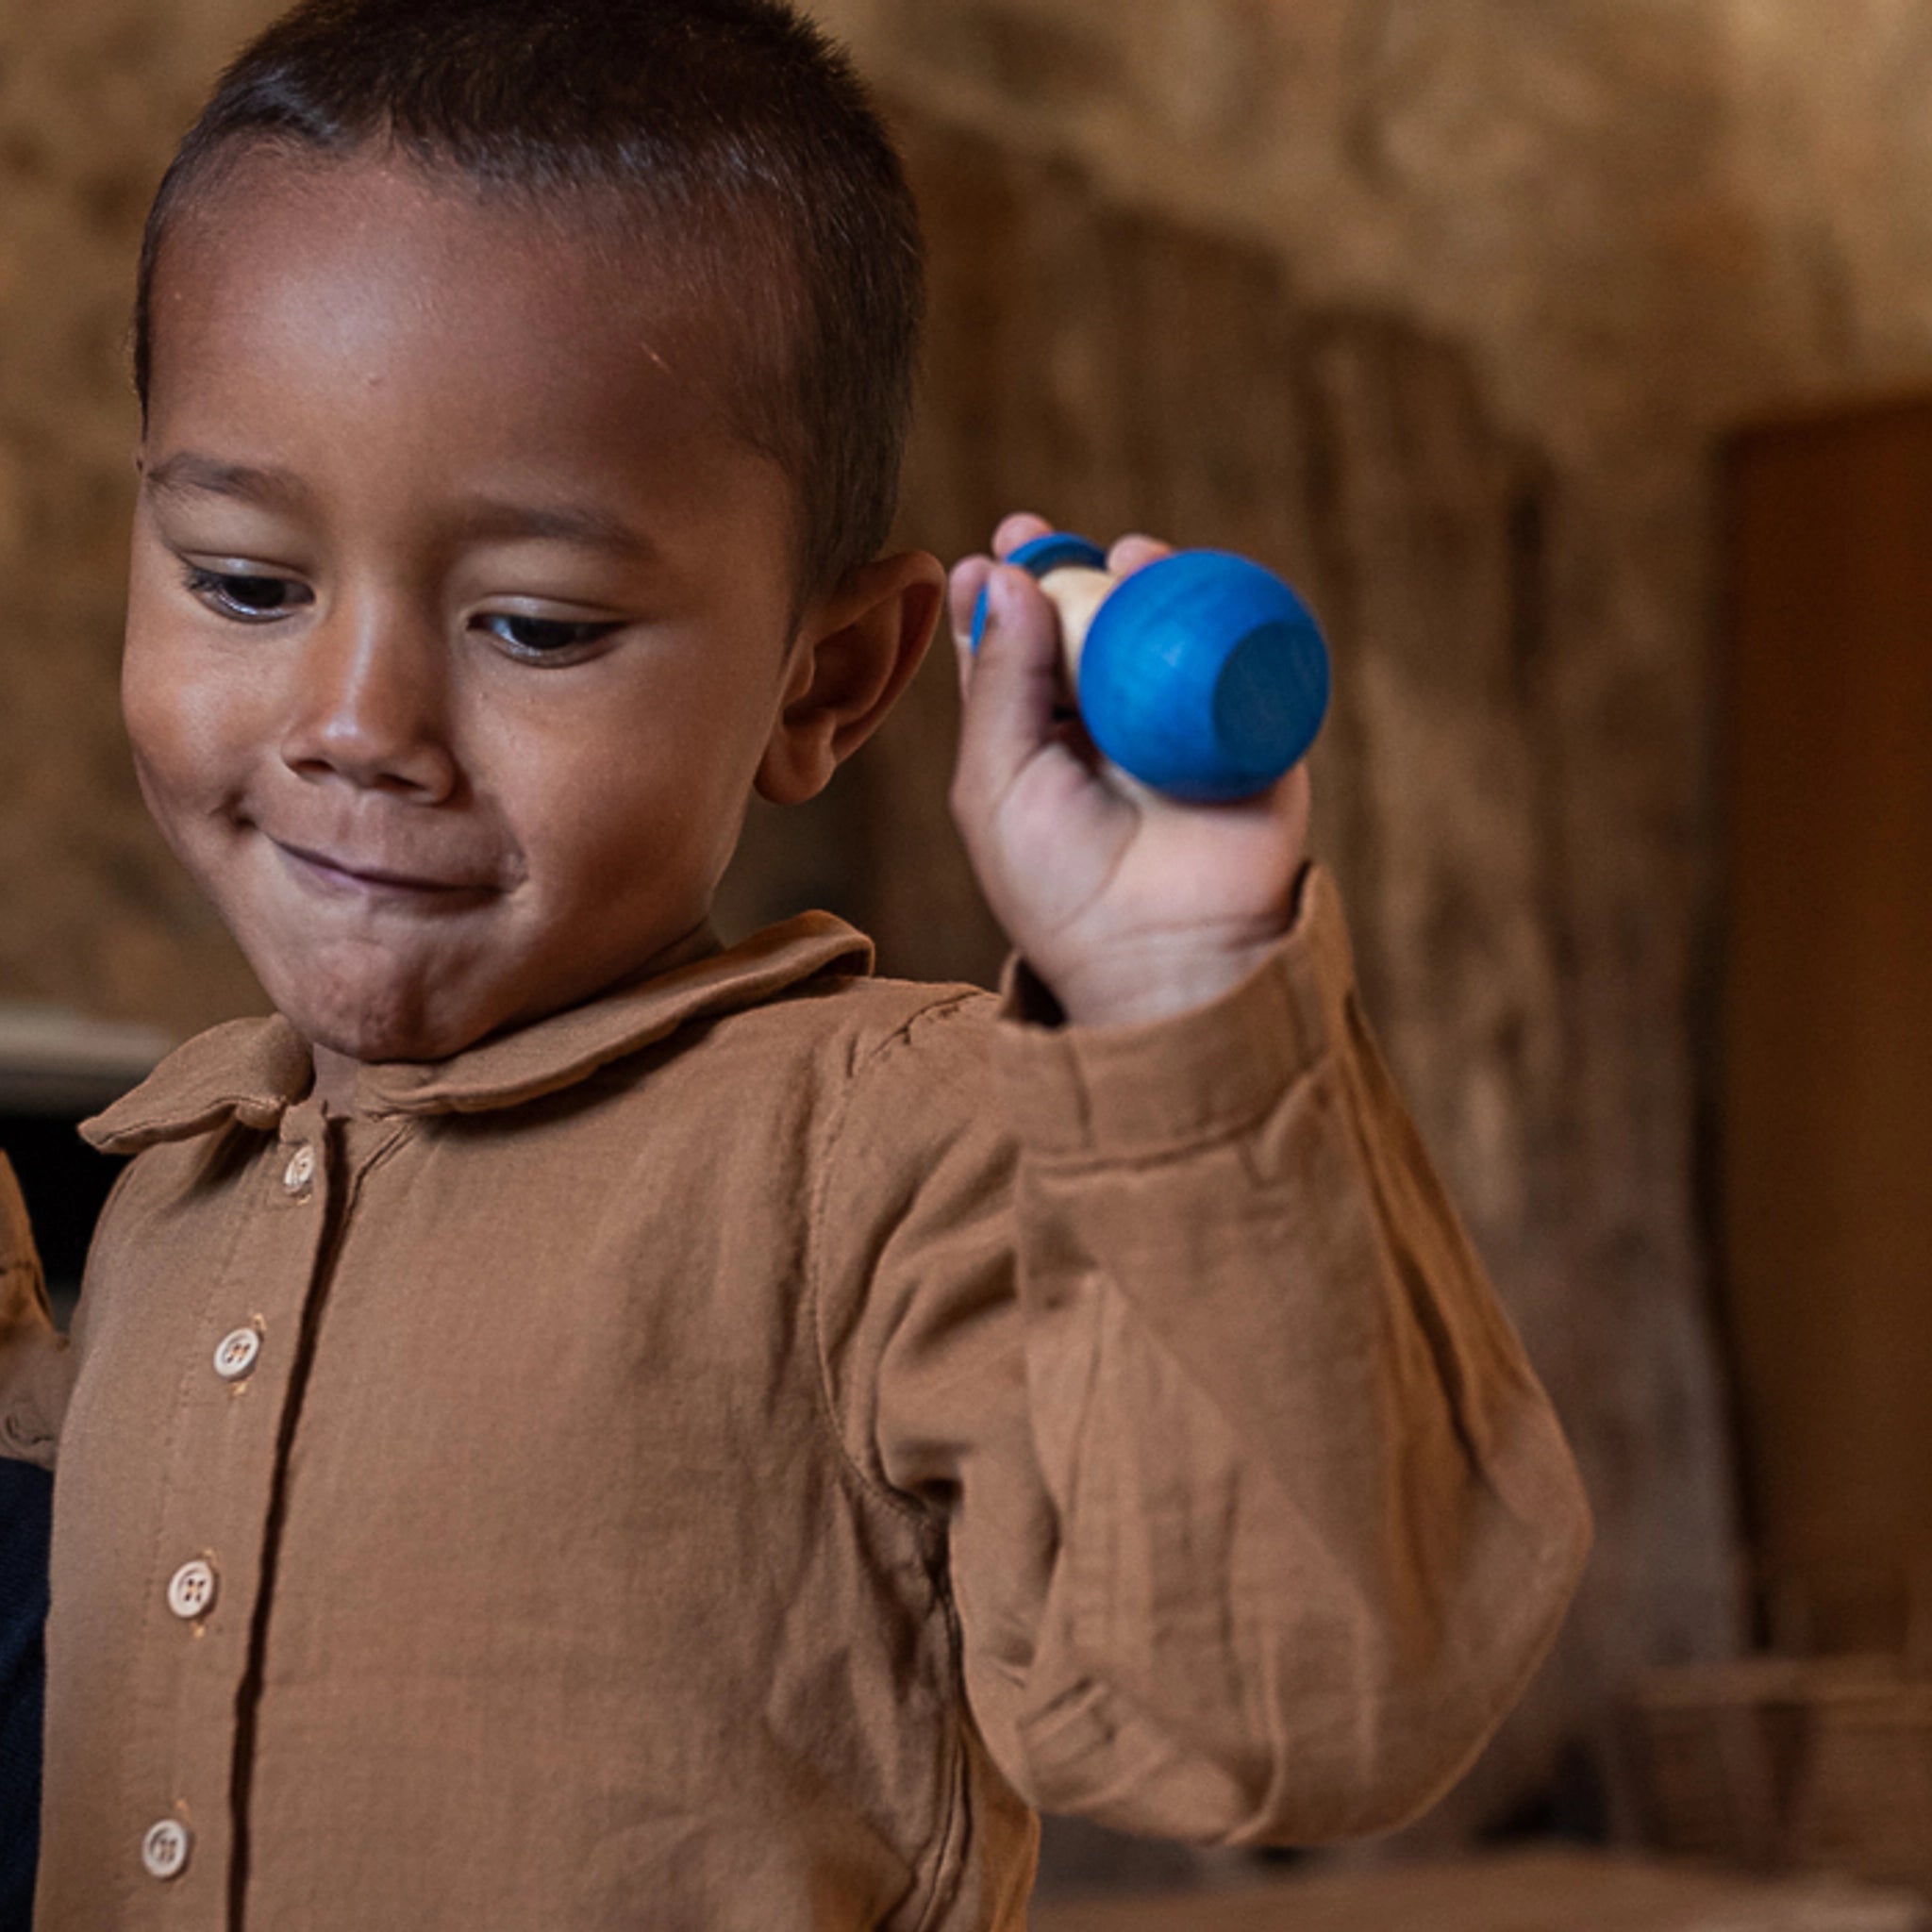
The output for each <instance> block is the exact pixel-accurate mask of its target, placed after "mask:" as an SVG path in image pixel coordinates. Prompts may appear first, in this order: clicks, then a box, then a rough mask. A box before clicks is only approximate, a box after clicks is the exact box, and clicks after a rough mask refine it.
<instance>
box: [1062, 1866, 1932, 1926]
mask: <svg viewBox="0 0 1932 1932" xmlns="http://www.w3.org/2000/svg"><path fill="white" fill-rule="evenodd" d="M1031 1924H1032V1927H1033V1932H1928V1928H1932V1907H1927V1906H1926V1905H1925V1904H1924V1902H1923V1901H1921V1900H1920V1899H1918V1898H1917V1897H1915V1896H1913V1895H1911V1894H1908V1893H1905V1892H1896V1891H1881V1890H1873V1889H1870V1888H1867V1887H1863V1886H1856V1885H1851V1884H1848V1883H1840V1882H1838V1881H1835V1880H1831V1879H1805V1880H1792V1881H1786V1882H1775V1881H1770V1880H1763V1879H1744V1878H1737V1877H1732V1876H1729V1875H1727V1874H1724V1873H1721V1872H1717V1871H1709V1870H1701V1869H1699V1868H1697V1867H1695V1866H1678V1865H1667V1864H1657V1863H1651V1862H1641V1861H1637V1860H1632V1859H1627V1858H1611V1857H1602V1856H1599V1855H1596V1854H1592V1853H1585V1852H1571V1851H1540V1852H1533V1853H1524V1854H1520V1855H1511V1856H1507V1857H1488V1858H1477V1859H1472V1860H1470V1861H1468V1862H1467V1863H1463V1864H1457V1865H1437V1866H1418V1867H1407V1868H1400V1867H1399V1868H1392V1869H1387V1870H1381V1871H1367V1870H1334V1869H1330V1870H1326V1871H1324V1872H1321V1873H1318V1874H1315V1875H1313V1876H1311V1877H1307V1878H1293V1879H1284V1880H1282V1881H1281V1882H1280V1883H1278V1884H1274V1885H1270V1886H1266V1887H1254V1888H1248V1889H1241V1890H1227V1891H1211V1892H1200V1893H1195V1894H1192V1895H1190V1896H1187V1897H1180V1896H1175V1895H1173V1894H1170V1895H1168V1896H1165V1897H1155V1898H1141V1899H1107V1900H1102V1899H1091V1900H1080V1901H1072V1902H1066V1903H1062V1904H1058V1905H1054V1906H1041V1907H1037V1908H1036V1909H1035V1911H1034V1913H1033V1915H1032V1920H1031Z"/></svg>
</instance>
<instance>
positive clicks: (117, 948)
mask: <svg viewBox="0 0 1932 1932" xmlns="http://www.w3.org/2000/svg"><path fill="white" fill-rule="evenodd" d="M266 14H267V9H266V8H263V7H261V6H258V5H241V4H237V0H201V4H199V5H195V4H191V0H174V4H169V5H154V4H149V0H90V4H85V5H62V4H58V0H0V999H6V1000H46V1001H57V1002H59V1003H61V1004H64V1005H71V1006H75V1007H79V1008H83V1009H86V1010H90V1011H95V1012H100V1013H105V1014H110V1015H114V1016H117V1017H137V1018H142V1019H151V1020H156V1021H158V1022H160V1023H161V1024H165V1025H167V1026H169V1027H171V1028H173V1029H175V1030H176V1031H186V1030H188V1029H190V1028H192V1027H193V1026H196V1025H200V1024H206V1023H207V1022H208V1021H209V1020H212V1019H215V1018H218V1017H222V1016H224V1015H230V1014H233V1013H235V1012H236V1011H239V1010H247V1009H249V1008H258V1006H259V1003H260V994H259V993H258V991H256V989H255V987H254V982H253V980H252V978H251V976H250V975H249V974H248V972H247V970H246V968H245V967H244V966H243V965H242V963H241V960H240V958H238V957H237V955H236V954H235V953H234V951H233V949H232V948H231V947H230V946H229V944H228V942H227V940H226V939H225V936H224V935H223V934H222V933H221V931H220V929H219V928H218V927H217V926H216V924H215V923H214V921H213V919H212V918H211V916H210V915H209V914H208V913H207V912H206V911H205V910H204V909H203V908H202V906H201V904H200V902H199V900H198V899H197V898H196V896H195V895H194V893H193V892H192V891H191V890H190V888H189V887H188V885H187V882H186V881H185V880H184V879H183V878H182V877H181V875H180V874H179V873H178V872H177V871H176V870H175V867H174V865H173V863H172V861H171V860H170V859H168V858H167V857H166V855H165V853H164V852H163V851H162V849H161V846H160V843H159V841H158V839H157V838H156V837H155V836H154V834H153V833H152V832H151V831H150V829H149V827H148V824H147V820H146V815H145V813H144V812H143V811H142V806H141V801H140V798H139V796H138V795H137V793H136V791H135V788H134V781H133V778H132V775H131V774H130V773H129V770H128V766H127V757H126V751H125V742H124V741H123V738H122V735H121V726H120V719H119V715H118V711H117V708H116V704H115V677H116V675H117V666H118V659H119V651H120V631H121V582H122V577H123V575H124V572H125V545H126V515H127V506H128V502H129V498H130V495H131V483H132V475H131V471H130V469H129V456H130V453H131V451H132V448H133V442H134V426H135V425H134V410H133V403H132V397H131V393H130V391H129V387H128V381H127V375H126V368H127V361H126V329H127V311H128V301H129V293H130V289H131V282H132V269H133V261H134V256H135V250H136V246H137V243H138V241H139V238H140V232H141V222H142V214H143V213H144V211H145V209H146V206H147V200H148V196H149V195H150V193H151V192H153V189H154V184H155V182H156V180H157V179H158V175H159V173H160V170H161V168H162V166H163V165H164V164H165V161H166V158H167V155H168V152H169V149H170V148H171V147H172V145H173V143H174V141H175V137H176V136H177V135H178V134H179V132H180V130H181V128H182V127H183V125H185V124H186V123H187V121H188V120H189V119H191V118H192V114H193V111H194V108H195V105H196V103H197V100H198V97H199V95H200V94H201V92H203V91H204V90H205V89H206V87H207V84H208V76H209V75H210V73H211V72H212V71H213V70H214V68H215V67H216V66H217V65H218V64H219V62H220V61H221V59H222V58H224V57H225V54H226V53H227V52H228V51H229V50H230V49H231V48H232V47H233V45H234V44H235V42H236V41H237V39H238V38H239V37H240V36H241V35H242V34H244V33H246V32H247V31H249V30H250V29H251V28H252V27H253V26H254V25H256V24H257V23H258V21H259V20H261V19H263V18H265V17H266Z"/></svg>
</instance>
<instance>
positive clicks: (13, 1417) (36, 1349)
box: [0, 1154, 72, 1469]
mask: <svg viewBox="0 0 1932 1932" xmlns="http://www.w3.org/2000/svg"><path fill="white" fill-rule="evenodd" d="M71 1382H72V1368H71V1365H70V1363H69V1361H68V1356H67V1340H66V1338H65V1337H64V1336H63V1335H61V1334H60V1333H59V1332H58V1330H57V1329H56V1328H55V1326H54V1316H53V1310H52V1309H51V1307H49V1305H48V1302H47V1286H46V1281H45V1278H44V1276H43V1275H42V1272H41V1257H40V1255H39V1254H38V1252H37V1251H36V1250H35V1247H34V1238H33V1230H32V1228H31V1227H30V1226H29V1224H28V1222H27V1216H26V1203H25V1201H24V1200H23V1199H22V1198H21V1192H20V1184H19V1182H18V1181H16V1180H15V1179H14V1176H13V1169H12V1166H11V1165H10V1164H9V1163H8V1158H7V1157H6V1156H5V1155H4V1154H0V1457H6V1458H8V1460H10V1461H15V1462H31V1463H36V1464H38V1465H39V1466H40V1467H41V1468H42V1469H52V1468H53V1466H54V1452H55V1447H56V1444H57V1443H58V1441H59V1437H60V1422H61V1418H62V1417H63V1416H64V1415H65V1413H66V1411H67V1396H68V1391H69V1387H70V1385H71Z"/></svg>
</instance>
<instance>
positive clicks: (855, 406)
mask: <svg viewBox="0 0 1932 1932" xmlns="http://www.w3.org/2000/svg"><path fill="white" fill-rule="evenodd" d="M264 143H265V144H268V145H271V146H279V147H284V148H287V149H289V150H291V151H292V152H294V153H297V154H300V153H303V152H305V151H306V152H311V153H315V154H319V155H346V154H350V153H354V152H356V151H358V150H360V149H363V148H366V147H369V146H371V145H379V144H391V145H393V146H394V147H395V148H397V149H398V150H399V151H401V152H402V153H403V154H405V155H407V156H408V157H409V158H411V159H414V160H417V161H420V162H422V163H423V164H424V165H425V166H428V167H431V168H438V167H441V168H452V169H455V170H457V171H458V172H460V173H461V174H462V175H467V176H469V177H471V178H472V179H474V180H475V181H478V182H481V183H484V184H486V185H487V186H491V187H499V186H500V187H502V188H504V189H507V190H508V191H511V192H519V193H523V194H527V195H531V196H535V197H541V198H545V199H547V198H551V197H567V196H571V195H574V194H581V195H585V196H588V197H591V198H593V199H596V198H601V199H607V200H608V199H610V198H612V197H613V196H614V197H615V200H616V202H617V204H618V206H619V207H620V208H623V209H625V212H626V218H628V215H629V213H630V211H633V210H634V211H635V213H636V214H637V215H638V216H639V217H640V218H641V224H642V225H648V227H649V229H650V231H651V233H652V234H653V237H654V239H658V240H670V241H673V242H675V243H676V244H677V245H678V246H679V247H680V248H681V250H682V251H683V252H684V255H685V256H686V258H688V259H689V260H691V262H693V263H694V264H696V265H697V266H698V267H699V268H701V269H702V270H704V271H705V272H706V273H707V274H708V276H709V278H710V279H711V280H712V282H713V284H714V285H715V286H719V287H722V288H723V289H725V290H728V291H729V292H730V295H731V298H732V306H733V308H734V309H736V310H737V312H739V313H740V314H741V315H743V316H745V317H746V329H747V338H746V342H745V344H744V352H745V353H746V354H748V355H749V356H750V357H751V358H752V359H753V360H754V361H756V362H758V364H760V365H761V366H760V367H759V369H758V371H757V372H756V373H755V375H753V376H752V378H751V379H749V380H746V379H742V378H739V379H736V380H734V382H733V383H732V384H731V385H730V387H731V389H732V390H733V391H735V392H734V394H733V398H732V400H733V403H734V408H735V413H736V415H737V417H738V419H739V421H738V426H739V428H740V429H741V432H742V433H744V434H745V435H746V436H747V437H748V438H749V440H751V441H754V442H755V443H756V444H757V445H758V447H759V448H761V449H763V450H765V451H766V452H767V453H768V454H770V455H771V456H773V457H774V458H775V459H776V460H777V461H778V462H779V463H780V464H781V465H782V466H783V467H784V468H785V470H786V471H787V473H788V474H789V475H791V478H792V481H793V483H794V486H795V489H796V491H797V496H798V503H799V520H798V539H797V541H798V572H799V580H800V586H801V590H802V591H805V592H807V593H809V592H812V591H818V590H822V589H825V588H828V587H829V586H830V585H832V584H833V583H836V582H837V581H838V580H839V578H840V577H841V576H842V575H844V574H845V572H846V571H848V570H850V569H852V568H853V567H855V566H856V565H857V564H859V563H862V562H864V561H865V560H866V559H867V558H871V557H873V556H874V555H875V554H876V553H877V552H878V551H879V550H880V548H882V547H883V545H884V544H885V541H886V539H887V535H888V532H889V528H890V525H891V518H892V512H893V507H894V504H895V502H896V499H897V495H898V484H899V469H900V462H901V458H902V454H903V451H904V447H905V441H906V432H907V426H908V419H909V416H910V413H911V397H912V386H913V375H914V369H915V365H916V362H917V358H918V342H919V332H920V325H921V321H922V316H923V310H924V267H923V249H922V243H921V239H920V232H919V219H918V214H917V211H916V210H915V208H914V207H913V202H912V196H911V193H910V191H909V190H908V187H907V185H906V179H905V175H904V172H903V170H902V168H901V165H900V162H899V158H898V155H897V153H896V151H895V150H894V148H893V145H892V142H891V137H890V135H888V133H887V132H886V130H885V128H884V126H883V125H882V124H881V122H880V120H879V117H878V115H877V113H876V111H875V110H874V108H873V106H872V103H871V101H870V99H869V98H868V96H867V93H866V91H865V89H864V87H863V85H862V84H861V83H860V81H859V80H858V76H857V75H855V74H854V72H853V70H852V67H851V64H850V62H849V61H848V59H847V58H845V56H844V55H843V54H842V53H841V52H840V51H839V50H838V49H837V48H836V47H835V46H834V45H833V44H832V43H831V42H829V41H828V40H827V39H826V38H825V37H824V35H823V34H822V33H821V32H820V31H819V30H818V29H817V28H816V27H815V26H813V25H811V24H810V23H808V21H806V20H804V19H802V18H801V17H800V16H799V15H798V14H797V13H796V12H795V11H793V9H792V8H791V7H790V6H789V5H787V4H785V0H306V4H304V5H301V6H298V7H296V8H294V9H293V10H292V11H291V12H290V13H288V14H286V15H285V16H284V17H283V18H282V19H280V20H279V21H277V22H276V23H275V25H273V26H271V27H269V28H268V29H267V30H266V31H265V32H264V33H263V34H262V35H261V36H260V37H259V38H258V40H256V41H255V42H253V43H252V44H251V45H250V46H249V47H247V48H246V49H245V50H244V51H243V52H242V55H241V56H240V57H239V58H237V59H236V60H235V62H234V63H233V64H232V65H231V66H230V67H229V68H228V70H227V72H226V73H225V75H223V76H222V79H221V81H220V83H219V85H218V86H217V87H216V89H215V92H214V94H213V97H212V98H211V99H210V100H209V102H208V106H207V108H205V109H204V110H203V112H202V115H201V118H200V119H199V120H198V121H197V122H196V123H195V124H194V125H193V127H192V128H191V129H190V131H189V132H188V134H187V136H186V137H185V138H184V139H183V141H182V142H181V145H180V147H179V149H178V150H177V151H176V153H175V158H174V161H173V164H172V165H171V166H170V167H169V169H168V172H167V174H166V175H165V176H164V177H163V179H162V181H161V185H160V187H159V189H158V191H157V192H156V195H155V200H154V205H153V207H152V208H150V209H149V211H148V218H147V229H146V233H145V235H144V236H143V238H142V253H141V269H140V279H139V284H138V289H137V294H136V302H135V320H134V379H135V388H136V391H137V393H138V395H139V397H140V400H141V406H142V414H143V418H144V417H145V414H146V410H147V404H148V393H149V386H150V379H151V376H152V372H153V361H154V342H153V325H154V306H153V293H154V280H155V274H156V269H157V265H158V261H159V259H160V256H161V251H162V248H163V245H164V243H165V242H166V239H167V234H168V230H169V226H170V225H171V223H172V222H173V221H174V220H175V217H176V216H177V215H179V214H180V212H181V211H182V209H183V208H184V207H185V206H187V205H188V204H189V203H190V202H191V201H192V196H193V194H194V192H195V191H196V189H197V188H198V187H201V186H205V185H206V184H207V182H208V179H209V177H210V175H211V174H212V173H213V172H214V171H215V170H216V169H217V168H218V167H220V166H221V165H222V164H223V163H224V161H225V160H226V159H229V158H234V157H235V156H236V155H238V154H239V153H242V152H244V151H245V150H246V149H247V148H249V147H250V146H254V145H259V144H264ZM747 263H749V264H752V266H751V268H750V269H749V270H748V271H747V269H746V267H745V264H747ZM760 309H762V310H763V313H762V315H760V314H759V310H760Z"/></svg>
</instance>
